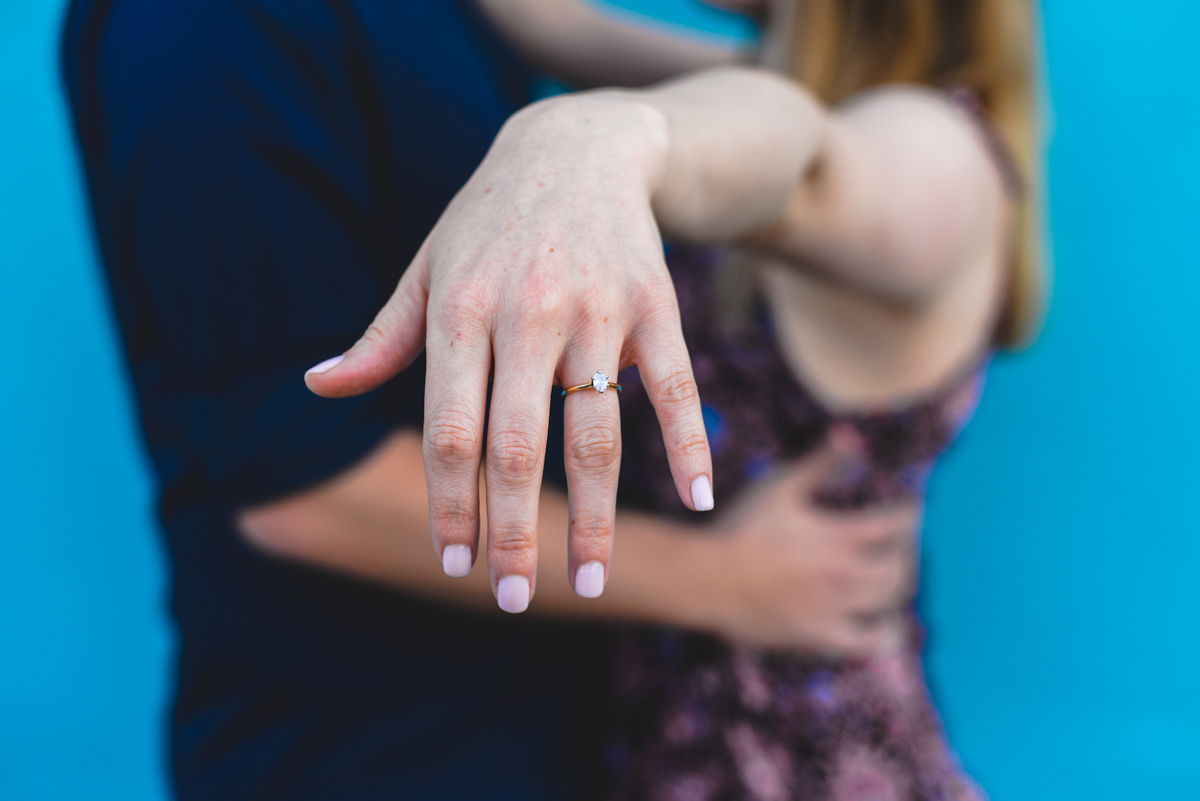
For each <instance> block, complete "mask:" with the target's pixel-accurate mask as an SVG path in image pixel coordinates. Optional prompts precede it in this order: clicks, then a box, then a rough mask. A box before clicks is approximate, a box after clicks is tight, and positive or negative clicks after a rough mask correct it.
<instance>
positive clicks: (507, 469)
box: [487, 432, 542, 481]
mask: <svg viewBox="0 0 1200 801" xmlns="http://www.w3.org/2000/svg"><path fill="white" fill-rule="evenodd" d="M533 443H534V437H532V436H529V435H527V434H522V433H518V432H502V433H498V434H496V435H495V437H494V438H493V440H492V442H491V444H490V445H489V446H488V454H487V463H488V469H489V470H495V471H496V472H497V473H499V474H500V476H501V477H502V478H504V479H507V480H509V481H523V480H529V479H532V478H534V477H536V476H537V475H538V473H539V471H540V470H541V467H542V454H541V449H540V448H538V447H536V446H535V445H534V444H533Z"/></svg>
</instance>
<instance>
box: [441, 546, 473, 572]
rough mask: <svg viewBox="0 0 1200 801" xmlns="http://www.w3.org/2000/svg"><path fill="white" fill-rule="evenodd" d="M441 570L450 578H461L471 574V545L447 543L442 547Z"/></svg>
mask: <svg viewBox="0 0 1200 801" xmlns="http://www.w3.org/2000/svg"><path fill="white" fill-rule="evenodd" d="M442 570H445V571H446V575H447V576H450V577H451V578H463V577H465V576H469V575H470V574H471V547H470V546H469V545H447V546H446V547H445V548H443V549H442Z"/></svg>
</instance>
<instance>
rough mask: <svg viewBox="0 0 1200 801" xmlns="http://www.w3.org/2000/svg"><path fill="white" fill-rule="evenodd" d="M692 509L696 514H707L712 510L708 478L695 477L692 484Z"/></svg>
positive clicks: (711, 495)
mask: <svg viewBox="0 0 1200 801" xmlns="http://www.w3.org/2000/svg"><path fill="white" fill-rule="evenodd" d="M692 508H693V509H695V510H696V511H697V512H707V511H709V510H710V509H712V508H713V492H712V483H711V482H709V480H708V476H697V477H696V480H695V481H693V482H692Z"/></svg>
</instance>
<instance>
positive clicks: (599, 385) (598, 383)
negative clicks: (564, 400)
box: [562, 370, 621, 396]
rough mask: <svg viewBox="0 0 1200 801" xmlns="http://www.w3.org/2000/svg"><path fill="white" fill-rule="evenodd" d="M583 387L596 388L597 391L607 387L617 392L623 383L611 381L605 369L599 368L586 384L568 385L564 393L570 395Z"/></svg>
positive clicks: (602, 390)
mask: <svg viewBox="0 0 1200 801" xmlns="http://www.w3.org/2000/svg"><path fill="white" fill-rule="evenodd" d="M581 389H594V390H596V391H597V392H604V391H605V390H606V389H615V390H616V391H617V392H620V391H621V385H620V384H614V383H612V382H611V381H609V380H608V376H606V375H605V374H604V371H603V370H597V371H596V374H595V375H594V376H592V380H591V381H589V382H587V383H586V384H579V385H578V386H574V387H567V388H566V389H564V390H563V391H562V394H563V395H564V396H566V395H570V394H571V393H572V392H578V391H579V390H581Z"/></svg>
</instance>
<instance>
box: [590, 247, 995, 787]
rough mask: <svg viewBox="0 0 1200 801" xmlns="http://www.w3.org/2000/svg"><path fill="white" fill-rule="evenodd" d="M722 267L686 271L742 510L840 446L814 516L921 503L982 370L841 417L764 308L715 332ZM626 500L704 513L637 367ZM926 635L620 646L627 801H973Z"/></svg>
mask: <svg viewBox="0 0 1200 801" xmlns="http://www.w3.org/2000/svg"><path fill="white" fill-rule="evenodd" d="M720 258H722V256H721V254H719V253H716V252H713V251H689V252H677V253H675V254H673V255H672V257H671V258H670V260H669V261H670V262H671V265H672V274H673V277H674V279H675V282H676V290H677V292H678V296H679V303H680V310H681V313H682V317H683V322H684V333H685V336H686V338H687V342H688V347H689V349H690V351H691V355H692V363H693V366H694V368H695V373H696V380H697V382H698V384H699V387H700V393H701V398H702V399H703V402H704V407H703V411H704V420H705V424H706V426H707V428H708V434H709V439H710V443H711V446H712V451H713V470H714V483H715V485H716V487H718V488H719V492H720V493H721V494H722V496H723V497H725V498H731V497H733V496H734V495H735V494H736V493H737V492H738V490H739V489H740V488H742V487H744V486H746V485H747V484H749V483H750V482H753V481H754V480H756V479H757V478H759V477H760V476H762V475H763V474H764V473H766V472H767V471H768V470H769V469H770V468H771V467H772V466H774V465H778V464H782V463H785V462H790V461H793V460H796V459H799V458H801V457H803V456H804V455H805V454H808V453H810V452H812V451H813V450H814V449H816V448H817V447H819V446H820V445H821V444H822V443H824V442H825V441H826V438H828V437H830V436H836V437H840V438H841V441H842V442H851V443H853V447H852V448H851V449H850V452H851V453H852V454H853V456H851V457H848V459H847V460H846V462H845V463H844V464H843V465H841V466H840V467H839V468H838V469H837V470H836V474H835V475H833V476H831V477H830V479H829V481H828V482H827V483H826V484H825V486H824V487H823V488H822V489H821V490H820V491H819V492H818V493H817V496H816V498H815V502H816V503H818V504H821V505H824V506H826V507H830V508H839V509H856V508H862V507H864V506H867V505H870V504H875V503H880V502H883V501H886V500H888V499H893V498H897V497H900V496H912V495H919V494H921V493H922V492H923V488H924V483H925V479H926V477H927V476H928V474H929V471H930V468H931V466H932V463H933V460H934V459H935V458H936V457H937V456H938V454H940V453H941V452H942V451H943V450H944V449H945V448H946V447H947V445H949V443H950V442H951V441H952V440H953V439H954V437H955V435H956V434H957V432H958V431H959V429H960V428H961V427H962V425H963V424H964V423H965V422H966V420H967V418H968V417H969V416H970V414H971V413H972V411H973V410H974V408H975V405H976V402H977V399H978V396H979V390H980V388H981V381H982V369H981V367H982V366H981V365H979V364H975V365H969V366H968V367H969V368H970V369H968V370H966V371H964V372H963V373H962V374H961V375H960V376H959V377H958V378H956V379H954V380H952V381H951V382H949V383H948V384H947V385H946V386H944V387H943V388H942V389H941V390H940V391H938V392H936V393H933V394H932V395H930V396H929V397H927V398H924V399H921V400H919V401H917V402H914V403H912V404H909V405H906V406H905V407H904V408H898V409H887V410H880V411H877V412H874V413H869V414H856V415H849V416H837V415H834V414H832V413H830V412H829V411H828V410H826V409H825V408H824V407H822V405H821V404H820V403H818V402H817V401H816V400H815V399H814V398H813V396H812V395H811V394H810V393H808V392H807V391H805V388H804V387H803V386H801V385H800V384H798V383H797V381H796V379H795V378H794V376H793V375H792V372H791V371H790V369H789V368H788V366H787V364H786V363H785V361H784V358H783V356H782V354H781V352H780V350H779V349H778V347H777V345H776V340H775V337H774V334H773V330H772V327H771V322H770V318H769V315H768V314H767V312H766V310H765V308H763V307H762V306H761V305H760V306H759V308H758V312H757V314H756V317H755V320H754V321H753V324H752V325H751V327H750V331H749V332H747V333H744V334H742V335H739V336H736V337H735V336H733V335H728V334H722V333H719V332H718V331H717V330H716V328H717V326H715V325H713V324H712V322H711V321H712V320H713V319H714V314H713V311H712V308H711V302H712V300H713V297H712V295H713V290H712V289H711V288H712V287H713V286H714V282H713V281H712V273H713V270H714V269H715V268H716V263H717V262H718V260H719V259H720ZM622 378H623V379H625V381H624V382H623V383H625V384H626V390H625V392H624V393H623V397H622V399H621V409H622V411H621V416H622V428H623V432H624V437H623V439H624V442H625V456H624V458H623V459H622V478H621V481H622V490H621V491H622V496H621V497H622V502H623V503H630V504H633V505H637V506H641V507H643V508H647V509H652V510H654V511H656V512H657V513H660V514H678V515H680V516H682V517H686V516H687V515H690V514H693V513H691V512H688V511H687V509H686V508H685V507H684V506H683V504H682V503H681V502H680V500H679V498H678V497H677V495H676V493H675V485H674V482H673V481H672V479H671V474H670V469H669V467H668V464H667V458H666V452H665V449H664V447H663V444H662V435H661V432H660V429H659V427H658V422H657V420H656V418H655V415H654V411H653V409H652V408H651V406H650V403H649V400H648V399H647V397H646V394H645V391H644V390H643V388H642V386H641V384H640V383H639V381H638V380H637V377H636V371H630V373H629V374H628V375H623V376H622ZM920 647H921V634H920V627H919V626H918V625H917V623H916V622H915V620H913V622H912V624H911V636H910V637H909V645H908V647H907V648H906V649H904V650H903V651H902V652H901V653H898V654H896V655H894V656H891V657H888V658H886V659H879V660H876V661H830V660H828V659H822V658H819V657H816V656H804V655H798V654H795V653H783V652H770V651H761V650H754V649H750V648H746V647H741V646H735V645H733V644H731V643H728V642H725V641H722V640H721V639H719V638H716V637H712V636H707V635H701V634H696V633H692V632H683V631H678V630H667V629H663V628H658V627H639V628H627V629H623V630H621V631H620V632H619V633H618V634H617V637H616V646H615V648H614V650H613V659H614V671H613V694H614V713H613V714H614V721H615V727H614V735H613V738H612V741H611V745H610V748H609V753H608V762H609V768H610V772H611V777H612V780H613V790H612V793H611V798H612V799H613V801H635V800H639V801H717V800H718V799H720V800H722V801H724V800H726V799H730V800H732V799H738V800H739V801H740V800H741V799H746V800H747V801H785V800H788V799H795V800H796V801H824V800H826V799H827V800H828V801H909V800H910V799H921V800H922V801H927V800H928V801H933V800H934V799H939V800H940V799H947V800H949V799H954V800H955V801H960V800H961V801H967V800H968V799H971V800H974V799H979V798H981V797H982V794H981V793H980V792H979V791H978V790H977V789H976V788H975V787H974V785H973V784H972V783H971V781H970V780H969V779H967V778H966V777H965V776H964V775H963V773H962V772H961V771H960V769H959V767H958V764H957V762H956V760H955V758H954V756H953V755H952V753H951V752H950V750H949V748H948V747H947V744H946V741H945V738H944V735H943V733H942V729H941V725H940V722H939V720H938V717H937V713H936V711H935V710H934V708H933V705H932V703H931V701H930V698H929V694H928V692H927V690H926V688H925V682H924V679H923V676H922V673H921V667H920V658H919V650H920Z"/></svg>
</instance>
